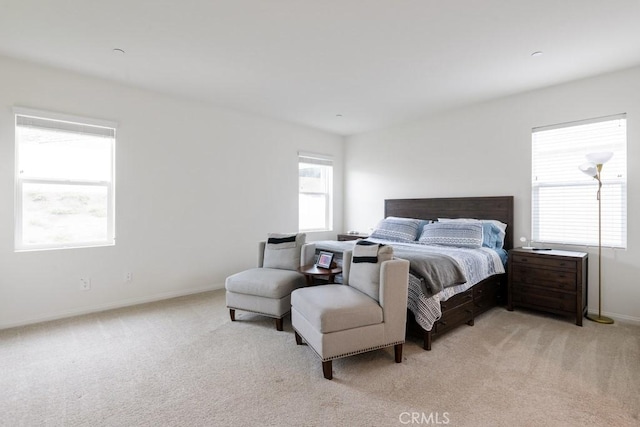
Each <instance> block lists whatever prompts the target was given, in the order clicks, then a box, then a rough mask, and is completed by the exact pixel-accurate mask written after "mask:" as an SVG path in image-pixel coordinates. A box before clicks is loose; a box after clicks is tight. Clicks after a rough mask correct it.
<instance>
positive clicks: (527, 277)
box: [511, 264, 577, 291]
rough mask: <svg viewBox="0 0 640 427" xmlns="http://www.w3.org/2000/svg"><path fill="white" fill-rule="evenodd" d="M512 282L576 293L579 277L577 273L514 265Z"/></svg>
mask: <svg viewBox="0 0 640 427" xmlns="http://www.w3.org/2000/svg"><path fill="white" fill-rule="evenodd" d="M511 280H512V281H513V282H514V283H523V284H527V285H536V286H543V287H546V288H553V289H560V290H567V291H575V290H576V285H577V276H576V272H575V271H568V270H550V269H547V268H534V267H532V266H530V265H523V264H513V265H512V267H511Z"/></svg>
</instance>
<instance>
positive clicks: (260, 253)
mask: <svg viewBox="0 0 640 427" xmlns="http://www.w3.org/2000/svg"><path fill="white" fill-rule="evenodd" d="M266 247H267V242H266V241H262V242H258V268H262V267H263V266H264V249H265V248H266Z"/></svg>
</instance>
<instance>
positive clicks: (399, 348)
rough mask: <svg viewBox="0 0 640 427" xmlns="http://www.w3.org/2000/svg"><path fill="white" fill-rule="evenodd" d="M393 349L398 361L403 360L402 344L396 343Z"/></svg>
mask: <svg viewBox="0 0 640 427" xmlns="http://www.w3.org/2000/svg"><path fill="white" fill-rule="evenodd" d="M393 350H394V352H395V354H396V363H401V362H402V344H396V345H395V346H393Z"/></svg>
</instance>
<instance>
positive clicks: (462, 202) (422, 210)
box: [384, 196, 513, 250]
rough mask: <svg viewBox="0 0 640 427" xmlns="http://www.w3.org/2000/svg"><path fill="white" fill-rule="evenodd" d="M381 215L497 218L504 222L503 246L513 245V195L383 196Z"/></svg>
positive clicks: (507, 247) (433, 217) (425, 217)
mask: <svg viewBox="0 0 640 427" xmlns="http://www.w3.org/2000/svg"><path fill="white" fill-rule="evenodd" d="M384 216H385V218H386V217H388V216H398V217H404V218H418V219H438V218H476V219H497V220H498V221H502V222H504V223H505V224H507V232H506V233H507V235H506V236H505V239H504V248H505V249H507V250H508V249H511V248H513V196H499V197H452V198H436V199H387V200H385V201H384Z"/></svg>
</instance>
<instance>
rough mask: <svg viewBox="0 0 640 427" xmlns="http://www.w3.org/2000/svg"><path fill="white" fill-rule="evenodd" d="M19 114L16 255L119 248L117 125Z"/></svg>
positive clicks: (18, 110)
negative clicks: (58, 250) (114, 246)
mask: <svg viewBox="0 0 640 427" xmlns="http://www.w3.org/2000/svg"><path fill="white" fill-rule="evenodd" d="M15 112H16V116H15V119H16V124H15V130H16V228H15V241H16V250H33V249H57V248H68V247H85V246H104V245H113V244H114V240H115V232H114V222H115V218H114V217H115V214H114V150H115V133H116V129H115V125H114V124H112V123H110V122H101V121H97V120H93V119H79V118H74V117H71V116H62V115H60V114H54V113H47V112H40V111H36V110H28V109H23V108H16V109H15ZM98 123H99V124H98Z"/></svg>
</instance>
